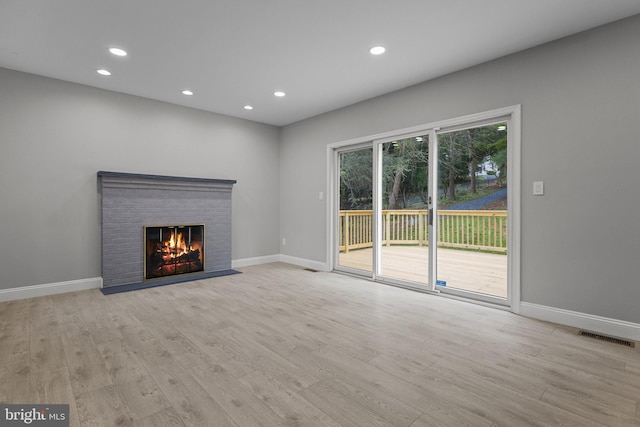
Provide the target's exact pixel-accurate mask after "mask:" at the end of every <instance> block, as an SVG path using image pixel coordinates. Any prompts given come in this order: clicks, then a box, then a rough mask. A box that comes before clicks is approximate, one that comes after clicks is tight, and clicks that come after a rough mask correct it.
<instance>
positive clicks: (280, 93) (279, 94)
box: [273, 91, 286, 98]
mask: <svg viewBox="0 0 640 427" xmlns="http://www.w3.org/2000/svg"><path fill="white" fill-rule="evenodd" d="M273 94H274V95H275V96H277V97H278V98H282V97H283V96H285V95H286V93H284V92H282V91H277V92H273Z"/></svg>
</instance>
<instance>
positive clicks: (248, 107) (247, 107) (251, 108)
mask: <svg viewBox="0 0 640 427" xmlns="http://www.w3.org/2000/svg"><path fill="white" fill-rule="evenodd" d="M243 108H244V109H245V110H253V106H251V105H245V106H244V107H243Z"/></svg>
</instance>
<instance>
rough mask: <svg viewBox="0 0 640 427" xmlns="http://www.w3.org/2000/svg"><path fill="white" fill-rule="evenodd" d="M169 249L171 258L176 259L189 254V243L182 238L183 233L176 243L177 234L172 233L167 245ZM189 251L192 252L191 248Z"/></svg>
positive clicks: (179, 234)
mask: <svg viewBox="0 0 640 427" xmlns="http://www.w3.org/2000/svg"><path fill="white" fill-rule="evenodd" d="M167 248H168V249H169V253H170V255H171V258H176V257H179V256H180V255H184V254H186V253H188V251H187V243H186V242H185V240H184V237H182V233H178V238H177V241H176V237H175V233H174V232H173V231H172V232H171V238H170V239H169V242H168V244H167ZM189 250H191V248H189Z"/></svg>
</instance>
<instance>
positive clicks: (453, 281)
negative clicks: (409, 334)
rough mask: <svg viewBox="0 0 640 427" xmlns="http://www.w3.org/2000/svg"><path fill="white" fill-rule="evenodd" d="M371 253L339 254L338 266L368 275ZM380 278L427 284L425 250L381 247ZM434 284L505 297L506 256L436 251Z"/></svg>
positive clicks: (448, 250) (427, 274)
mask: <svg viewBox="0 0 640 427" xmlns="http://www.w3.org/2000/svg"><path fill="white" fill-rule="evenodd" d="M372 257H373V249H371V248H366V249H357V250H353V251H350V252H348V253H340V255H339V260H338V262H339V265H340V266H343V267H350V268H356V269H359V270H364V271H372V268H373V267H372V265H373V258H372ZM381 261H382V262H381V269H382V275H383V276H386V277H391V278H394V279H402V280H410V281H413V282H418V283H427V282H428V281H429V278H428V277H429V248H428V247H427V246H383V247H382V256H381ZM438 280H444V281H445V282H447V287H449V288H456V289H463V290H466V291H473V292H480V293H483V294H487V295H492V296H495V297H499V298H506V297H507V255H505V254H491V253H486V252H473V251H463V250H458V249H448V248H438Z"/></svg>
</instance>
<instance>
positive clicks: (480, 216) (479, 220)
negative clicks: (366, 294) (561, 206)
mask: <svg viewBox="0 0 640 427" xmlns="http://www.w3.org/2000/svg"><path fill="white" fill-rule="evenodd" d="M428 215H429V212H428V211H427V210H408V209H407V210H383V211H382V244H383V245H384V246H391V245H419V246H426V245H427V244H428V241H429V236H428V227H427V222H428ZM339 222H340V251H341V252H349V251H350V250H352V249H360V248H368V247H372V246H373V217H372V212H371V210H361V211H340V221H339ZM437 225H438V246H439V247H452V248H464V249H474V250H484V251H494V252H506V251H507V211H458V210H455V211H454V210H439V211H438V221H437Z"/></svg>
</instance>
